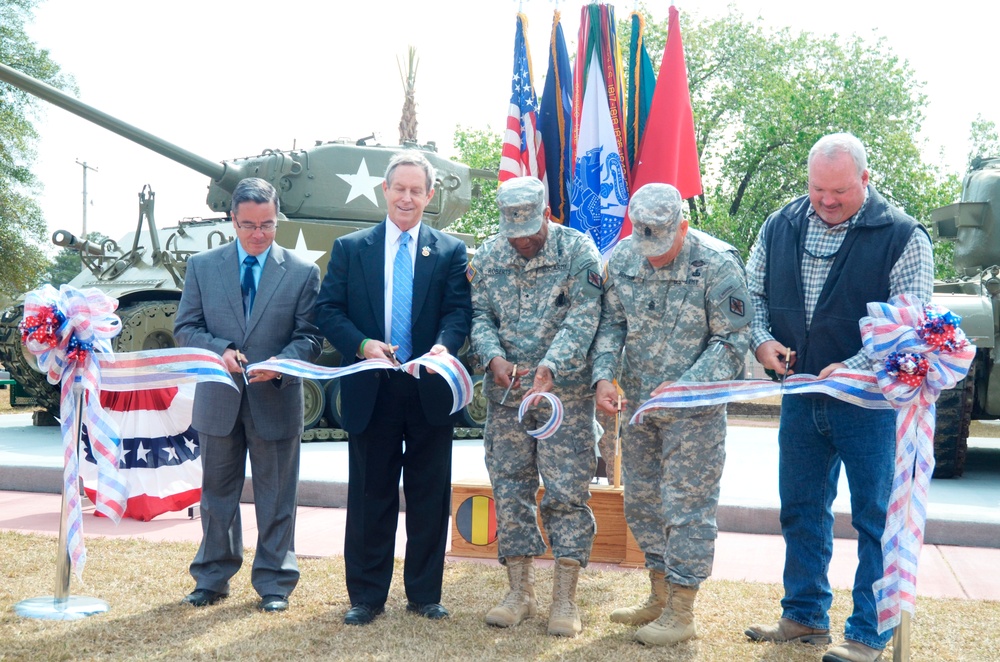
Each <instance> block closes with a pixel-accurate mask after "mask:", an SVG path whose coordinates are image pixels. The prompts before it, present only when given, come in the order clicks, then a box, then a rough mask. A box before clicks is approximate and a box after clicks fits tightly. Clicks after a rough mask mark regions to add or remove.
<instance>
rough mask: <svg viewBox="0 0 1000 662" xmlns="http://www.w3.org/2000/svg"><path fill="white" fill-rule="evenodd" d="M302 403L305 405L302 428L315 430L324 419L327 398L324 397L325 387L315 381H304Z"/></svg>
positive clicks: (306, 379)
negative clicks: (320, 420)
mask: <svg viewBox="0 0 1000 662" xmlns="http://www.w3.org/2000/svg"><path fill="white" fill-rule="evenodd" d="M302 402H303V404H304V405H305V408H304V411H303V413H302V427H303V428H304V429H306V430H308V429H310V428H314V427H316V426H317V425H318V424H319V419H321V418H323V410H324V409H325V407H326V397H325V396H324V395H323V385H322V384H320V383H319V382H318V381H316V380H315V379H308V378H304V379H303V380H302Z"/></svg>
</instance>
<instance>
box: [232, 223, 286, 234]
mask: <svg viewBox="0 0 1000 662" xmlns="http://www.w3.org/2000/svg"><path fill="white" fill-rule="evenodd" d="M236 226H237V227H239V229H240V230H243V231H244V232H256V231H257V230H260V231H261V232H263V233H264V234H271V233H272V232H274V229H275V228H276V227H278V224H277V223H274V222H272V221H268V222H266V223H261V224H260V225H254V224H253V223H237V224H236Z"/></svg>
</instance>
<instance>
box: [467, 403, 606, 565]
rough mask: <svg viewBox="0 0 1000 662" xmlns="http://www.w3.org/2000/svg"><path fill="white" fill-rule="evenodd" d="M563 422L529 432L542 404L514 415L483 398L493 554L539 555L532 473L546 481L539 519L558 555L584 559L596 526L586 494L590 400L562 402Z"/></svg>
mask: <svg viewBox="0 0 1000 662" xmlns="http://www.w3.org/2000/svg"><path fill="white" fill-rule="evenodd" d="M563 405H564V413H563V422H562V425H561V426H560V428H559V430H558V431H557V432H556V433H555V434H554V435H552V436H551V437H549V438H547V439H542V440H537V439H535V438H534V437H532V436H530V435H529V434H528V433H527V431H528V430H534V429H536V428H538V427H541V425H542V424H543V423H544V422H545V421H546V420H547V419H548V413H549V411H551V410H550V409H549V407H548V406H542V407H532V408H531V409H529V410H528V412H527V413H526V414H525V416H524V421H523V422H521V423H519V422H518V420H517V408H516V407H505V406H503V405H499V404H497V403H495V402H492V401H491V402H490V403H489V408H488V410H487V414H486V430H485V434H484V445H485V447H486V468H487V469H488V470H489V473H490V482H491V483H492V484H493V497H494V498H495V499H496V509H497V534H498V538H499V544H498V556H499V557H500V562H501V563H503V562H504V560H505V559H506V558H507V557H508V556H540V555H542V554H544V553H545V541H544V540H543V539H542V534H541V531H539V529H538V515H537V512H538V508H537V506H536V503H537V501H536V495H537V493H538V476H539V474H541V477H542V480H543V481H544V485H545V495H544V496H543V497H542V502H541V514H542V524H543V525H544V526H545V531H546V533H548V536H549V542H550V543H551V544H552V552H553V554H554V555H555V557H556V558H571V559H575V560H577V561H579V562H580V565H583V566H586V565H587V561H588V559H589V558H590V549H591V547H592V546H593V543H594V534H595V533H596V532H597V525H596V523H595V521H594V513H593V512H592V511H591V510H590V506H588V505H587V501H589V500H590V479H591V478H592V477H593V475H594V469H595V468H596V465H597V457H596V455H595V454H594V443H595V442H596V441H597V427H596V425H595V422H594V401H593V399H587V400H579V401H571V402H564V403H563Z"/></svg>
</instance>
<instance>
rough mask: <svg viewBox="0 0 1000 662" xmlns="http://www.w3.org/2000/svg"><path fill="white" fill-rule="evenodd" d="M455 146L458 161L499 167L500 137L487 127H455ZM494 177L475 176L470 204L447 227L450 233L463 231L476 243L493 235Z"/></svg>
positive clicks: (497, 215) (496, 214)
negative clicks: (463, 212) (470, 235)
mask: <svg viewBox="0 0 1000 662" xmlns="http://www.w3.org/2000/svg"><path fill="white" fill-rule="evenodd" d="M455 148H456V149H457V150H458V157H457V158H456V159H455V160H457V161H461V162H462V163H465V164H466V165H468V166H470V167H472V168H479V169H482V170H489V171H491V172H494V173H495V172H497V171H498V170H499V169H500V151H501V149H502V148H503V137H502V136H501V135H500V134H499V133H496V132H494V131H492V130H490V129H489V128H486V129H465V128H462V127H460V126H459V127H455ZM497 184H498V183H497V180H496V179H495V178H494V179H476V180H475V181H474V182H473V191H474V192H475V191H476V190H477V189H478V192H479V194H478V195H475V193H474V194H473V197H472V206H471V207H470V209H469V211H467V212H466V213H465V214H463V215H462V218H460V219H458V220H457V221H455V222H454V223H452V224H451V225H450V226H448V229H449V230H451V231H453V232H467V233H469V234H473V235H475V236H476V243H477V244H479V243H482V241H483V239H485V238H486V237H489V236H490V235H493V234H496V232H497V229H498V226H499V222H500V212H499V211H498V210H497Z"/></svg>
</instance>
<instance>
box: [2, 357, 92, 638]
mask: <svg viewBox="0 0 1000 662" xmlns="http://www.w3.org/2000/svg"><path fill="white" fill-rule="evenodd" d="M73 394H74V395H75V396H76V442H75V443H76V449H77V453H76V458H77V463H78V464H79V461H80V440H81V439H82V437H83V386H82V385H81V384H80V378H79V377H77V381H76V383H75V384H74V385H73ZM73 487H74V489H80V488H79V487H78V486H76V485H74V486H73ZM62 497H63V498H62V508H61V510H60V515H59V542H58V545H59V547H58V550H57V553H56V593H55V595H46V596H42V597H38V598H29V599H27V600H21V601H20V602H18V603H17V604H16V605H14V613H16V614H17V615H18V616H23V617H24V618H39V619H44V620H49V621H76V620H79V619H81V618H85V617H87V616H93V615H94V614H103V613H105V612H106V611H108V609H110V607H109V606H108V603H107V602H105V601H104V600H100V599H98V598H91V597H87V596H83V595H70V594H69V580H70V574H71V568H72V564H71V563H70V559H69V550H67V549H66V539H67V537H68V532H67V524H66V514H67V512H68V503H69V497H70V495H69V494H68V493H67V492H66V484H65V481H63V495H62Z"/></svg>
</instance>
